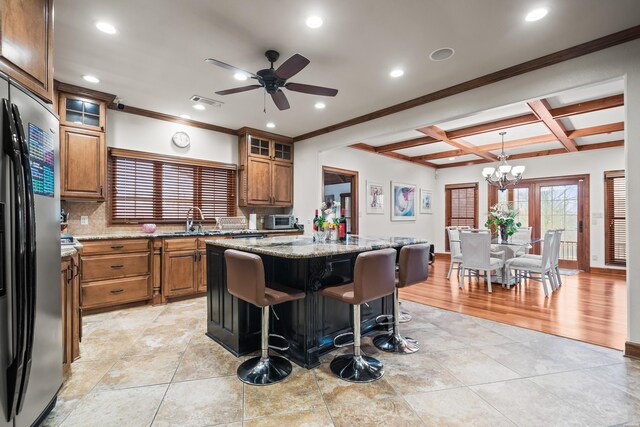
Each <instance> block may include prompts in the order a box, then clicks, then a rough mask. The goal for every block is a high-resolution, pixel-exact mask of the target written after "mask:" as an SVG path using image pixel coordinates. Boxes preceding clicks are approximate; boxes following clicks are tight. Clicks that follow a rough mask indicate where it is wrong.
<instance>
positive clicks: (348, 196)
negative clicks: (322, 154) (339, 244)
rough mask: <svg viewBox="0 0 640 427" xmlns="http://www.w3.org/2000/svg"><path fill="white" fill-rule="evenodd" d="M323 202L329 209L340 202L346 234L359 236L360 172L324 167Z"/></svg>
mask: <svg viewBox="0 0 640 427" xmlns="http://www.w3.org/2000/svg"><path fill="white" fill-rule="evenodd" d="M322 200H323V201H324V202H325V203H326V204H327V207H331V205H332V204H333V203H335V202H340V207H341V208H342V209H344V217H345V219H346V232H347V233H348V234H358V172H357V171H352V170H347V169H339V168H334V167H331V166H323V167H322Z"/></svg>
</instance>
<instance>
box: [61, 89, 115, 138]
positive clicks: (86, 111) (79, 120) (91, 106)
mask: <svg viewBox="0 0 640 427" xmlns="http://www.w3.org/2000/svg"><path fill="white" fill-rule="evenodd" d="M59 111H60V121H61V122H62V124H64V125H68V126H74V127H81V128H86V129H91V130H97V131H104V126H105V115H106V104H105V103H104V102H102V101H96V100H92V99H88V98H83V97H80V96H76V95H69V94H61V96H60V103H59Z"/></svg>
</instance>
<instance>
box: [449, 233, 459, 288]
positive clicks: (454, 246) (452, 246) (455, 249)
mask: <svg viewBox="0 0 640 427" xmlns="http://www.w3.org/2000/svg"><path fill="white" fill-rule="evenodd" d="M446 229H447V235H448V236H449V253H450V255H451V261H450V262H449V272H448V273H447V280H449V279H450V278H451V272H452V271H453V268H454V267H455V268H456V270H457V276H458V278H460V266H461V264H462V249H461V247H460V228H459V227H446Z"/></svg>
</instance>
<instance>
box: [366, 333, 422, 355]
mask: <svg viewBox="0 0 640 427" xmlns="http://www.w3.org/2000/svg"><path fill="white" fill-rule="evenodd" d="M373 345H375V346H376V347H377V348H379V349H380V350H382V351H386V352H389V353H402V354H411V353H415V352H416V351H418V350H420V346H419V345H418V341H416V340H414V339H413V338H409V337H403V336H401V335H399V334H395V333H390V334H383V335H378V336H377V337H375V338H374V339H373Z"/></svg>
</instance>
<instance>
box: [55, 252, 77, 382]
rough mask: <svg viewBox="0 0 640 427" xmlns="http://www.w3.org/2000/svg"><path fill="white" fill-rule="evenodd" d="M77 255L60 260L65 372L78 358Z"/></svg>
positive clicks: (63, 363) (63, 364)
mask: <svg viewBox="0 0 640 427" xmlns="http://www.w3.org/2000/svg"><path fill="white" fill-rule="evenodd" d="M79 267H80V265H79V263H78V255H73V256H68V257H64V258H62V262H61V266H60V286H61V290H62V366H63V371H64V372H67V371H68V370H69V367H70V366H71V363H72V362H73V361H75V360H77V359H78V358H79V357H80V339H81V338H82V335H81V334H82V312H81V310H82V309H81V308H80V277H79V274H78V273H79Z"/></svg>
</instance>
